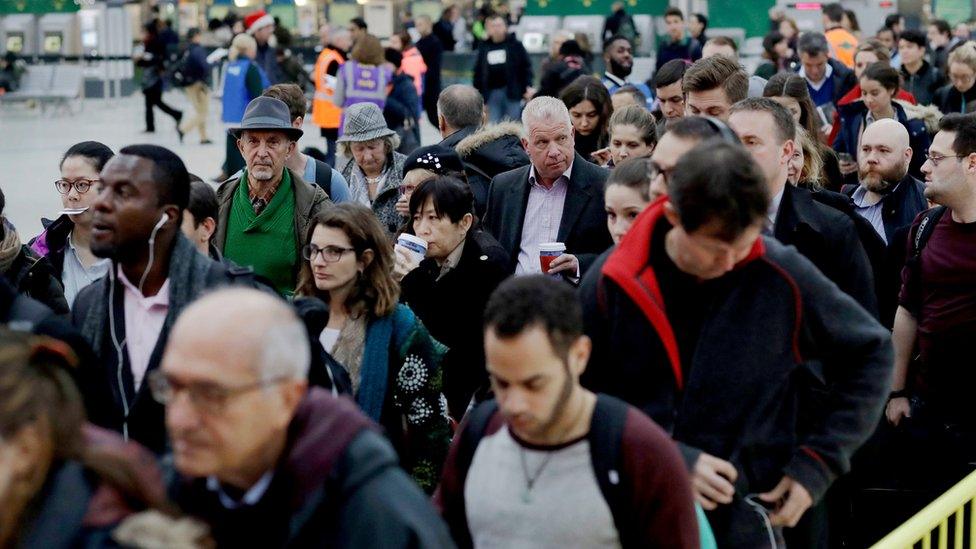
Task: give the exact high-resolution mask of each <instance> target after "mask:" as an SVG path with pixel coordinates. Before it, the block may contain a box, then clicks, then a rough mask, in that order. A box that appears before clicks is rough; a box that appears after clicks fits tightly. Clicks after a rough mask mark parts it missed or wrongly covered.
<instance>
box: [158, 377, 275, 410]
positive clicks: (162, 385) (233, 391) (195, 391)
mask: <svg viewBox="0 0 976 549" xmlns="http://www.w3.org/2000/svg"><path fill="white" fill-rule="evenodd" d="M286 379H289V378H288V377H287V376H280V377H274V378H271V379H262V380H261V381H255V382H254V383H248V384H246V385H241V386H238V387H224V386H222V385H218V384H216V383H196V384H183V383H179V382H177V381H175V380H174V379H172V378H170V377H167V375H166V373H165V372H163V371H162V370H154V371H152V372H149V375H148V376H147V378H146V382H147V383H148V384H149V392H150V393H151V394H152V397H153V399H155V400H156V402H158V403H160V404H162V405H163V406H168V405H170V404H172V403H173V402H174V401H175V400H176V397H177V395H179V394H180V393H181V392H183V391H186V394H187V396H188V397H189V398H190V404H192V405H193V407H194V408H196V409H197V410H198V411H200V412H202V413H204V414H208V415H216V414H219V413H221V412H223V411H224V408H225V407H226V406H227V402H228V401H229V400H230V399H232V398H234V397H237V396H240V395H243V394H244V393H247V392H250V391H254V390H255V389H262V388H264V387H269V386H271V385H275V384H277V383H281V382H282V381H285V380H286Z"/></svg>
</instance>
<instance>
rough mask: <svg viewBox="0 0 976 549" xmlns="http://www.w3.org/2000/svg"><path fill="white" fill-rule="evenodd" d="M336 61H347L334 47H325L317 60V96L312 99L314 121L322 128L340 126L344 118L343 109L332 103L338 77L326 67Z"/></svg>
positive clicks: (315, 73) (339, 62) (315, 75)
mask: <svg viewBox="0 0 976 549" xmlns="http://www.w3.org/2000/svg"><path fill="white" fill-rule="evenodd" d="M333 61H335V62H336V63H338V64H339V65H342V64H343V63H344V62H345V59H343V58H342V55H341V54H340V53H339V52H337V51H335V50H334V49H332V48H325V49H324V50H322V53H320V54H319V58H318V60H316V61H315V71H314V74H313V77H314V78H315V97H314V98H313V99H312V122H315V125H316V126H318V127H320V128H330V129H331V128H338V127H339V120H340V119H341V118H342V109H341V108H339V107H337V106H335V105H334V104H333V103H332V98H333V97H334V96H335V86H336V77H335V76H331V75H329V73H327V72H326V69H328V68H329V65H331V64H332V62H333Z"/></svg>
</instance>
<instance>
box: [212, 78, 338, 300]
mask: <svg viewBox="0 0 976 549" xmlns="http://www.w3.org/2000/svg"><path fill="white" fill-rule="evenodd" d="M229 131H230V132H231V134H232V135H233V136H234V137H235V138H237V147H238V149H240V151H241V155H242V156H243V157H244V163H245V164H246V166H247V168H246V169H245V170H244V171H243V173H242V174H241V175H240V176H239V177H232V178H231V179H228V180H227V181H225V182H223V183H222V184H221V185H220V187H219V188H218V189H217V201H218V203H219V204H220V209H219V212H218V217H219V219H218V220H217V231H216V232H215V233H214V237H213V243H214V246H216V247H217V249H218V250H220V251H221V252H222V253H223V254H224V256H225V257H227V258H228V259H230V260H232V261H234V262H235V263H238V264H240V265H243V266H248V267H252V268H253V269H254V272H255V273H257V274H259V275H261V276H264V277H266V278H267V279H268V280H270V281H271V283H272V284H273V286H274V288H275V289H276V290H277V291H278V292H280V293H282V294H286V295H287V294H291V292H293V291H294V290H295V285H296V281H297V278H298V272H299V269H300V267H301V262H302V248H303V247H304V246H305V245H306V244H307V242H306V240H307V239H308V232H309V227H310V226H311V224H312V222H313V220H314V219H315V216H316V215H317V214H318V213H319V211H320V210H321V209H322V208H323V207H324V206H325V205H326V203H328V202H329V198H328V196H326V194H325V192H324V191H322V189H321V188H319V187H317V186H315V185H311V184H309V183H306V182H305V181H304V180H303V179H302V178H301V176H300V175H299V174H296V173H295V172H293V171H291V170H289V169H287V168H286V167H285V163H286V162H287V160H288V158H289V157H290V156H291V155H294V154H298V153H297V151H296V147H297V144H296V143H297V141H298V139H299V138H300V137H301V136H302V130H301V129H299V128H293V127H292V125H291V116H290V114H289V112H288V106H287V105H286V104H285V103H284V102H283V101H281V100H279V99H274V98H272V97H257V98H255V99H254V100H252V101H251V102H250V103H248V105H247V109H246V110H245V111H244V118H243V120H241V125H240V127H238V128H232V129H230V130H229ZM285 242H292V243H294V245H293V246H285V245H282V244H283V243H285Z"/></svg>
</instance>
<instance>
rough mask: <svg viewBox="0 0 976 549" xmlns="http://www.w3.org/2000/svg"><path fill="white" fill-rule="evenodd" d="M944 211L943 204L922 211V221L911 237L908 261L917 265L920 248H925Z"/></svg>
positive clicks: (920, 256) (919, 257) (920, 252)
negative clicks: (910, 250) (910, 253)
mask: <svg viewBox="0 0 976 549" xmlns="http://www.w3.org/2000/svg"><path fill="white" fill-rule="evenodd" d="M945 212H946V207H945V206H936V207H934V208H931V209H929V210H927V211H926V212H924V213H922V221H920V222H919V224H918V229H917V230H916V231H915V238H914V239H912V255H911V257H909V258H908V263H910V264H911V265H917V264H918V262H919V261H920V260H921V258H922V249H923V248H925V244H926V243H927V242H928V241H929V238H930V237H931V236H932V233H933V232H935V226H936V225H938V224H939V220H940V219H942V215H943V214H945Z"/></svg>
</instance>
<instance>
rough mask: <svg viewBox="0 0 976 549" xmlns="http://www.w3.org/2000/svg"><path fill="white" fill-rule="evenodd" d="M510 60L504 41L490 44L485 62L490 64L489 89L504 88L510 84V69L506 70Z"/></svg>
mask: <svg viewBox="0 0 976 549" xmlns="http://www.w3.org/2000/svg"><path fill="white" fill-rule="evenodd" d="M510 61H511V60H510V59H508V50H506V49H505V43H504V42H502V43H501V44H491V45H490V46H488V56H487V58H486V59H485V64H486V65H487V66H488V89H491V90H497V89H504V88H505V87H507V86H508V71H506V70H505V64H506V63H508V62H510Z"/></svg>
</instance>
